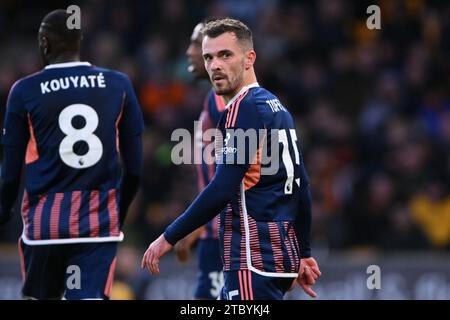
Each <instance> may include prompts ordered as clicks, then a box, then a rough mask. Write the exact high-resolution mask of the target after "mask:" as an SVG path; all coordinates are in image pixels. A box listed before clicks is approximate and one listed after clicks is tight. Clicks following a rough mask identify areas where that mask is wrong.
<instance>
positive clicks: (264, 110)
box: [216, 83, 303, 277]
mask: <svg viewBox="0 0 450 320" xmlns="http://www.w3.org/2000/svg"><path fill="white" fill-rule="evenodd" d="M218 129H219V130H220V133H221V134H219V135H218V136H217V137H216V143H217V145H221V143H219V142H221V141H219V140H220V139H223V144H222V146H223V148H219V149H218V150H217V149H216V155H217V159H216V160H221V161H223V162H225V161H226V162H227V163H229V161H230V160H231V161H234V162H235V163H236V161H238V159H237V158H238V156H239V152H241V151H243V153H244V154H245V155H246V157H252V159H250V160H251V162H253V163H252V164H250V161H245V164H243V165H245V166H246V167H248V169H247V171H246V174H245V177H244V179H243V181H242V183H241V186H240V188H239V190H236V196H235V197H234V198H233V199H232V200H231V201H230V203H229V204H228V205H227V207H226V208H225V209H224V210H223V211H222V212H221V215H220V239H221V250H222V256H223V259H224V261H223V262H224V271H232V270H248V269H249V270H252V271H255V272H257V273H259V274H262V275H266V276H275V277H296V276H297V272H298V268H299V264H300V258H299V257H300V252H299V244H298V239H297V237H296V235H295V232H294V221H295V218H296V215H297V214H301V213H298V203H299V190H300V189H299V188H300V166H301V165H303V161H302V155H301V153H300V152H299V150H298V148H297V142H296V140H297V136H296V131H295V125H294V120H293V118H292V116H291V114H290V113H289V111H288V110H287V109H286V108H285V107H284V106H283V105H282V104H281V103H280V101H279V100H278V99H277V97H275V96H274V95H273V94H272V93H270V92H269V91H267V90H265V89H263V88H261V87H259V86H258V84H257V83H255V84H253V85H250V86H247V87H244V88H243V89H242V90H241V91H240V92H239V93H238V94H237V95H236V96H235V97H234V98H233V99H232V100H231V101H230V102H229V103H228V104H227V108H226V110H225V111H224V113H223V115H222V118H221V120H220V122H219V126H218ZM237 129H242V130H243V131H246V130H248V129H256V130H259V129H261V130H263V131H261V132H257V146H256V148H255V152H254V153H252V152H251V151H250V150H251V148H249V146H248V145H247V144H246V143H239V142H238V140H237V139H238V138H237V136H238V135H237V132H238V131H236V130H237ZM274 139H276V140H274ZM275 146H278V147H279V148H278V150H279V153H278V155H277V154H276V153H275V148H274V147H275ZM264 155H267V156H271V155H273V157H272V158H273V159H272V161H271V162H270V163H267V161H266V164H264V162H265V161H262V160H263V159H267V158H270V157H267V156H266V157H265V156H264ZM219 165H220V164H219ZM271 166H272V167H271ZM273 166H276V168H275V170H273V168H274V167H273ZM269 168H272V170H269ZM264 170H266V171H264Z"/></svg>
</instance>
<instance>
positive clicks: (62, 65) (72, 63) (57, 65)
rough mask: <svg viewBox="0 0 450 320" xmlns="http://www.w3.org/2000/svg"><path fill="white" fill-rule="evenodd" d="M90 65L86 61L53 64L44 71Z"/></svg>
mask: <svg viewBox="0 0 450 320" xmlns="http://www.w3.org/2000/svg"><path fill="white" fill-rule="evenodd" d="M90 65H91V64H90V63H89V62H86V61H73V62H63V63H53V64H49V65H47V66H45V69H55V68H69V67H80V66H90Z"/></svg>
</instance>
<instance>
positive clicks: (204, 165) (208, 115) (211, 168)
mask: <svg viewBox="0 0 450 320" xmlns="http://www.w3.org/2000/svg"><path fill="white" fill-rule="evenodd" d="M224 110H225V103H224V101H223V99H222V97H220V96H218V95H216V94H215V93H214V91H213V90H210V91H209V92H208V95H207V96H206V99H205V103H204V107H203V111H202V113H201V114H200V119H199V122H200V124H199V126H198V127H197V132H196V133H195V144H196V145H195V151H196V152H197V153H198V159H199V160H200V161H201V163H200V164H198V165H197V179H198V188H199V191H202V190H203V189H204V188H205V186H207V185H208V183H209V182H210V181H211V179H212V177H213V176H214V173H215V168H216V165H215V162H214V154H212V153H210V154H208V153H207V152H205V146H206V145H207V144H208V143H211V141H205V135H204V134H203V133H205V131H206V130H210V129H215V128H216V127H217V124H218V123H219V120H220V118H221V116H222V113H223V111H224ZM218 217H219V216H218V215H217V216H216V217H215V218H214V219H212V220H211V221H210V222H208V223H207V224H206V225H205V228H204V231H203V232H202V234H201V235H200V239H218V237H219V231H218Z"/></svg>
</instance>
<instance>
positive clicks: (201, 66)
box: [175, 22, 225, 299]
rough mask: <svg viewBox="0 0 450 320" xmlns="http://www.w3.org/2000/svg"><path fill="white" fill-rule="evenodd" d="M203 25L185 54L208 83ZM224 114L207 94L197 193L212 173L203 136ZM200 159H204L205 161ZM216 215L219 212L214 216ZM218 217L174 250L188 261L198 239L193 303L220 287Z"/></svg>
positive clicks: (211, 296)
mask: <svg viewBox="0 0 450 320" xmlns="http://www.w3.org/2000/svg"><path fill="white" fill-rule="evenodd" d="M205 23H206V22H200V23H198V24H197V25H196V26H195V28H194V31H193V32H192V35H191V41H190V44H189V47H188V49H187V51H186V55H187V56H188V60H189V67H188V70H189V72H191V73H192V74H193V75H194V77H195V78H196V79H197V80H204V79H208V80H209V76H208V73H207V72H206V69H205V63H204V61H203V57H202V40H203V35H202V33H201V30H202V28H203V27H204V26H205ZM224 110H225V103H224V101H223V99H222V97H221V96H219V95H216V94H215V93H214V90H212V89H211V90H210V91H209V92H208V95H207V96H206V98H205V102H204V106H203V111H202V113H201V114H200V119H199V125H198V127H197V132H195V152H196V153H197V155H196V157H197V159H200V161H201V164H198V165H197V179H198V187H199V191H202V190H203V189H204V188H205V186H207V185H208V183H209V182H210V181H211V179H212V177H213V176H214V173H215V163H214V155H213V154H204V152H205V145H206V143H208V141H204V135H203V133H204V132H205V131H206V130H208V129H213V128H216V127H217V124H218V123H219V120H220V117H221V115H222V113H223V111H224ZM204 157H208V159H205V158H204ZM217 213H219V212H217ZM217 220H218V216H216V217H214V218H213V219H212V220H211V221H209V222H208V223H206V225H204V226H202V227H200V228H199V229H197V230H196V231H194V232H193V233H191V234H190V235H188V236H187V237H186V238H184V239H182V240H180V241H179V242H178V243H177V245H176V246H175V251H176V253H177V257H178V259H179V260H180V261H181V262H184V261H186V260H187V259H188V257H189V252H190V249H191V246H192V245H193V244H194V242H195V241H196V240H197V239H198V267H199V273H198V276H197V287H196V289H195V293H194V298H195V299H217V297H218V296H219V294H220V290H221V289H222V286H223V272H222V268H223V266H222V260H221V257H220V250H219V231H218V221H217Z"/></svg>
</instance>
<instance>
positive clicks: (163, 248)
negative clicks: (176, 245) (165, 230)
mask: <svg viewBox="0 0 450 320" xmlns="http://www.w3.org/2000/svg"><path fill="white" fill-rule="evenodd" d="M170 249H172V245H171V244H170V243H169V242H167V240H166V239H165V238H164V234H162V235H160V236H159V238H158V239H156V240H155V241H153V242H152V243H151V244H150V246H149V247H148V249H147V251H145V253H144V256H143V257H142V261H141V268H142V269H144V268H145V267H147V269H148V271H149V272H150V273H151V274H155V275H158V274H159V258H161V257H162V256H163V255H165V254H166V253H167V252H169V251H170Z"/></svg>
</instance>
